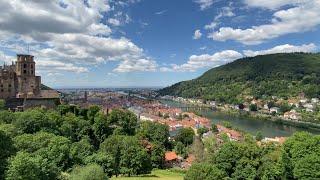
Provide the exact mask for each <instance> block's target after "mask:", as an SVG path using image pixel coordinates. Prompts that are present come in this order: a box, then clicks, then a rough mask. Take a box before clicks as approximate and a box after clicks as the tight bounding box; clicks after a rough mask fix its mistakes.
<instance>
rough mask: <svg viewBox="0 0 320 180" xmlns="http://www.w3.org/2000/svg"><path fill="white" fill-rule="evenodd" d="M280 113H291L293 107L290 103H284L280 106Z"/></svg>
mask: <svg viewBox="0 0 320 180" xmlns="http://www.w3.org/2000/svg"><path fill="white" fill-rule="evenodd" d="M279 108H280V111H281V112H282V113H285V112H287V111H290V110H291V109H292V107H291V106H290V105H289V104H288V103H282V104H280V107H279Z"/></svg>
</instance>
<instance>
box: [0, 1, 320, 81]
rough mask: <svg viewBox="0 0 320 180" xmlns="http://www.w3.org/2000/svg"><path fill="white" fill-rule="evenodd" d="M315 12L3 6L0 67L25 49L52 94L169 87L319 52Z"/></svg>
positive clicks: (237, 5) (104, 4)
mask: <svg viewBox="0 0 320 180" xmlns="http://www.w3.org/2000/svg"><path fill="white" fill-rule="evenodd" d="M35 9H36V10H37V11H35ZM319 9H320V1H319V0H268V1H266V0H237V1H235V0H233V1H232V0H230V1H228V0H85V1H73V0H52V1H48V2H47V1H43V2H41V1H40V2H39V1H36V0H30V1H24V0H16V1H1V2H0V57H1V58H0V60H1V61H2V62H6V63H10V62H11V61H12V60H14V59H15V55H16V53H28V47H29V49H30V54H32V55H34V56H35V58H36V63H37V74H39V75H41V76H42V81H43V83H44V84H47V85H49V86H52V87H128V86H167V85H171V84H173V83H176V82H179V81H183V80H189V79H193V78H196V77H198V76H200V75H201V74H202V73H204V72H205V71H206V70H208V69H210V68H213V67H217V66H220V65H223V64H225V63H228V62H231V61H234V60H236V59H238V58H241V57H244V56H255V55H259V54H270V53H278V52H296V51H299V52H300V51H303V52H318V51H319V45H320V44H319V42H320V41H319V40H320V35H319V34H320V11H319Z"/></svg>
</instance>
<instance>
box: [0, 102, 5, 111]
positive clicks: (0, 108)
mask: <svg viewBox="0 0 320 180" xmlns="http://www.w3.org/2000/svg"><path fill="white" fill-rule="evenodd" d="M5 109H6V101H5V100H4V99H0V110H5Z"/></svg>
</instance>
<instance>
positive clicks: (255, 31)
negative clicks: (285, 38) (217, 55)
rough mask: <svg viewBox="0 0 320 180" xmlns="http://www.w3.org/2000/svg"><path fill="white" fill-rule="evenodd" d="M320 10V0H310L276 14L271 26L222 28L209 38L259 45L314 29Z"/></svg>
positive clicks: (319, 18)
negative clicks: (283, 36)
mask: <svg viewBox="0 0 320 180" xmlns="http://www.w3.org/2000/svg"><path fill="white" fill-rule="evenodd" d="M303 2H304V1H303ZM319 9H320V1H319V0H309V1H306V2H304V3H302V4H299V5H298V6H297V7H292V8H289V9H286V10H279V11H277V12H275V13H274V14H273V19H272V22H271V23H270V24H264V25H260V26H253V27H251V28H248V29H233V28H231V27H222V28H220V29H219V31H216V32H212V33H210V34H209V35H208V37H209V38H212V39H213V40H217V41H226V40H235V41H239V42H241V43H243V44H249V45H250V44H259V43H262V42H263V41H266V40H269V39H273V38H276V37H279V36H282V35H286V34H290V33H298V32H305V31H310V30H312V29H314V28H315V27H316V26H318V25H320V11H319Z"/></svg>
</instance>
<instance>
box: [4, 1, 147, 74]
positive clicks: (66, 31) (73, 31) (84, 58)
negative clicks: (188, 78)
mask: <svg viewBox="0 0 320 180" xmlns="http://www.w3.org/2000/svg"><path fill="white" fill-rule="evenodd" d="M135 2H138V0H129V1H116V2H113V3H115V4H118V5H121V6H127V5H129V4H131V3H135ZM109 3H111V1H107V0H88V1H86V3H84V2H83V1H74V0H52V1H38V0H29V1H24V0H15V1H0V37H1V39H2V41H1V43H0V47H3V46H6V48H8V47H9V46H10V47H12V48H13V49H11V50H13V51H16V50H17V49H15V48H14V46H17V47H19V48H20V46H26V44H27V43H29V44H32V47H35V48H33V49H32V52H31V53H32V54H33V55H35V57H36V59H38V61H37V62H38V63H39V70H46V71H49V70H50V72H51V71H53V70H56V71H57V72H59V71H72V72H78V73H81V72H88V71H89V70H90V68H88V66H97V65H99V64H101V63H105V62H107V61H119V63H120V65H121V64H122V63H123V62H128V61H132V62H133V63H135V62H139V60H140V59H144V58H146V55H145V54H144V52H143V49H142V48H140V47H138V46H137V45H135V44H134V43H133V42H131V41H130V40H129V39H127V38H124V37H122V38H111V37H110V34H111V33H112V30H111V29H110V27H108V25H106V24H102V23H101V20H102V19H104V18H105V15H106V14H108V13H110V11H111V8H110V4H109ZM112 11H113V10H112ZM114 17H115V18H114V19H113V20H112V18H110V19H109V20H108V22H109V23H110V24H112V25H113V26H116V25H120V24H123V23H129V22H130V21H131V19H130V17H129V16H128V15H127V14H125V13H123V12H121V11H119V12H115V13H114ZM116 20H119V22H117V21H116ZM21 49H24V51H23V52H22V51H19V52H18V53H26V51H25V49H26V48H21ZM149 69H150V68H146V70H149ZM151 69H152V67H151ZM141 70H142V71H143V70H144V69H141Z"/></svg>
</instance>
